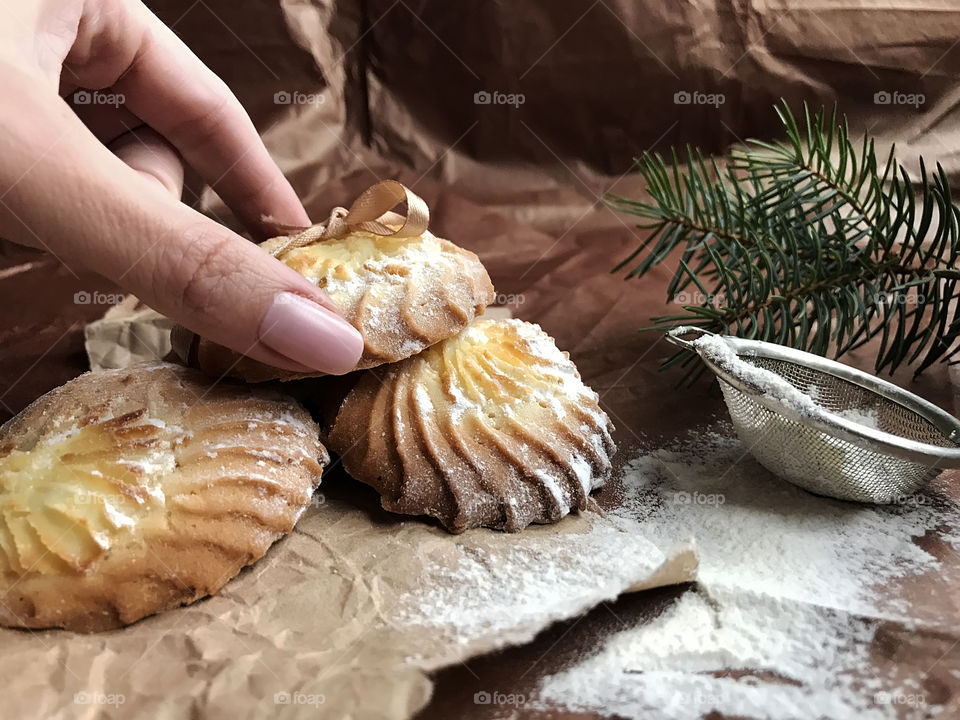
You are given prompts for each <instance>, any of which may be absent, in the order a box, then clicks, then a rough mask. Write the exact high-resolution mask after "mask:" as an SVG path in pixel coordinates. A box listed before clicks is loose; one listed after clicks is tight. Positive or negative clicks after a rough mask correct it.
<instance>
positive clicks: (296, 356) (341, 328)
mask: <svg viewBox="0 0 960 720" xmlns="http://www.w3.org/2000/svg"><path fill="white" fill-rule="evenodd" d="M260 342H262V343H263V344H264V345H266V346H267V347H269V348H270V349H271V350H274V351H275V352H278V353H280V354H281V355H284V356H286V357H288V358H290V359H291V360H294V361H296V362H298V363H300V364H302V365H306V366H307V367H310V368H316V369H317V370H320V371H321V372H326V373H330V374H331V375H342V374H343V373H345V372H350V371H351V370H353V369H354V368H355V367H356V366H357V362H358V361H359V360H360V355H361V354H362V353H363V338H362V337H361V336H360V333H359V331H358V330H357V329H356V328H355V327H353V325H351V324H350V323H348V322H347V321H346V320H344V319H343V318H342V317H340V316H339V315H337V313H335V312H333V311H332V310H328V309H327V308H325V307H323V306H322V305H318V304H317V303H315V302H313V301H311V300H307V299H306V298H304V297H300V296H299V295H295V294H293V293H288V292H283V293H278V294H277V295H276V296H275V297H274V298H273V304H272V305H271V306H270V308H269V309H268V310H267V312H266V313H265V314H264V316H263V320H261V321H260Z"/></svg>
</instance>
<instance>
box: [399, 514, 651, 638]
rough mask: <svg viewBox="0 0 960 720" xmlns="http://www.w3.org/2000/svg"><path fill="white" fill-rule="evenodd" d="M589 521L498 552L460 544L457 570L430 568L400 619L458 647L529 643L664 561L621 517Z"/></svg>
mask: <svg viewBox="0 0 960 720" xmlns="http://www.w3.org/2000/svg"><path fill="white" fill-rule="evenodd" d="M590 522H591V526H590V527H589V529H588V530H587V531H586V532H583V533H577V534H563V533H561V534H556V533H538V532H537V531H536V530H527V531H526V532H525V533H523V535H518V536H515V537H516V538H517V541H516V542H515V543H512V544H510V545H509V546H507V545H498V546H497V547H498V549H497V550H496V551H494V550H490V549H484V548H482V547H470V546H469V545H466V544H461V545H458V546H457V550H456V552H457V555H458V560H457V562H456V563H452V565H453V567H452V568H451V567H448V563H446V562H445V563H444V564H443V565H442V566H435V567H428V568H427V569H426V570H425V574H424V577H423V580H422V582H421V584H420V588H421V589H420V591H419V592H417V593H414V594H412V595H410V596H407V597H405V598H404V599H403V600H402V601H401V605H400V606H399V607H398V609H397V613H396V615H395V620H396V622H397V623H398V624H399V625H401V626H407V627H409V626H419V627H432V628H442V629H443V631H444V632H445V633H446V634H447V635H448V636H449V637H450V639H451V641H453V642H455V643H456V644H458V645H460V646H468V645H470V644H471V643H473V642H475V641H478V640H480V639H482V638H485V637H486V638H490V637H496V638H497V639H498V641H500V642H502V643H503V644H507V643H510V642H514V643H515V642H523V641H526V640H529V639H530V638H531V637H532V636H533V635H534V634H535V632H537V630H539V629H540V628H542V627H544V626H546V625H547V624H549V623H550V622H551V621H553V620H557V619H560V618H566V617H571V616H573V615H576V614H577V613H579V612H582V611H584V610H586V609H588V608H590V607H593V606H594V605H596V604H597V603H598V602H600V601H602V600H609V599H612V598H614V597H616V596H617V595H619V594H620V593H621V592H623V591H624V590H625V589H626V588H627V587H629V586H630V585H631V584H633V583H636V582H638V581H640V580H642V579H644V578H646V577H648V576H649V575H650V574H651V573H652V572H653V570H654V569H655V568H656V567H658V566H659V565H660V564H661V563H662V562H663V561H664V559H665V556H664V554H663V552H661V551H660V550H659V549H657V548H656V547H655V546H654V545H652V544H651V543H650V542H649V541H647V540H646V539H644V538H643V537H642V536H640V535H639V534H637V533H635V532H632V531H631V530H632V529H631V528H629V527H625V526H624V525H623V523H621V522H620V521H619V520H617V519H616V518H610V519H604V518H600V517H597V516H594V517H593V518H592V519H591V520H590ZM500 548H502V549H500ZM507 548H509V549H507Z"/></svg>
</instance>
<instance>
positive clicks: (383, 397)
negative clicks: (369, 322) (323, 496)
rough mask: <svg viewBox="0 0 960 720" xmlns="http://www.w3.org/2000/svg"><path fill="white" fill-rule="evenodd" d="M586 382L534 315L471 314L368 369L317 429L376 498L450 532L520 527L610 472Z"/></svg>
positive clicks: (564, 509)
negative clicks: (324, 427) (466, 322)
mask: <svg viewBox="0 0 960 720" xmlns="http://www.w3.org/2000/svg"><path fill="white" fill-rule="evenodd" d="M611 430H612V426H611V424H610V422H609V420H608V418H607V416H606V414H605V413H604V412H603V410H601V409H600V406H599V404H598V397H597V394H596V393H595V392H594V391H593V390H591V389H590V388H589V387H587V386H586V385H584V383H583V381H582V380H581V379H580V374H579V373H578V372H577V368H576V367H575V366H574V364H573V363H572V362H571V361H570V359H569V356H568V354H567V353H565V352H561V351H560V350H558V349H557V347H556V345H555V344H554V341H553V338H551V337H550V336H549V335H547V334H546V333H545V332H543V330H541V329H540V327H539V326H538V325H533V324H531V323H527V322H523V321H520V320H486V319H483V318H480V319H478V320H475V321H474V322H473V323H471V324H470V326H469V327H467V329H466V330H464V331H463V332H461V333H460V334H459V335H456V336H454V337H452V338H450V339H449V340H445V341H444V342H441V343H438V344H437V345H434V346H433V347H432V348H430V349H429V350H427V351H425V352H423V353H421V354H420V355H417V356H415V357H412V358H409V359H407V360H404V361H403V362H401V363H398V364H396V365H391V366H389V367H386V368H380V369H378V370H372V371H370V372H368V373H364V375H363V377H362V378H361V379H360V380H359V382H358V383H357V384H356V385H355V386H354V387H353V389H352V390H350V392H349V393H348V394H347V396H346V398H345V399H344V401H343V403H342V405H341V406H340V409H339V411H338V412H337V414H336V417H335V419H334V420H333V423H332V427H331V428H330V431H329V433H328V435H327V444H328V445H329V447H330V449H331V450H333V451H335V452H337V453H339V454H340V455H341V457H342V460H343V464H344V467H345V468H346V470H347V472H348V473H350V475H352V476H353V477H355V478H356V479H358V480H361V481H363V482H365V483H367V484H369V485H372V486H373V487H375V488H376V489H377V490H378V491H379V492H380V494H381V501H382V504H383V507H384V508H385V509H387V510H390V511H392V512H397V513H405V514H411V515H432V516H434V517H436V518H438V519H439V520H440V522H442V523H443V525H444V526H445V527H446V528H447V529H448V530H450V531H452V532H462V531H463V530H466V529H467V528H472V527H480V526H485V527H492V528H497V529H502V530H508V531H516V530H521V529H523V528H524V527H526V526H527V525H528V524H530V523H552V522H557V521H558V520H560V518H562V517H563V516H564V515H566V514H567V513H568V512H570V511H571V510H576V511H580V510H583V509H584V508H585V507H586V503H587V496H588V495H589V494H590V492H591V490H593V489H594V488H596V487H598V486H600V485H602V484H603V483H604V482H605V481H606V478H607V476H608V475H609V472H610V456H611V455H612V454H613V452H614V450H615V447H614V444H613V440H612V438H611V436H610V432H611Z"/></svg>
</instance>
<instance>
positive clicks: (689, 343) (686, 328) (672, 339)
mask: <svg viewBox="0 0 960 720" xmlns="http://www.w3.org/2000/svg"><path fill="white" fill-rule="evenodd" d="M691 335H692V336H693V337H688V336H691ZM704 335H716V333H712V332H710V331H709V330H704V329H703V328H698V327H694V326H693V325H680V326H679V327H675V328H674V329H673V330H670V331H669V332H668V333H667V334H666V336H665V337H666V339H667V342H669V343H671V344H673V345H676V346H677V347H682V348H683V349H684V350H691V351H692V352H697V348H696V347H694V345H693V343H694V341H695V340H697V339H699V338H702V337H703V336H704Z"/></svg>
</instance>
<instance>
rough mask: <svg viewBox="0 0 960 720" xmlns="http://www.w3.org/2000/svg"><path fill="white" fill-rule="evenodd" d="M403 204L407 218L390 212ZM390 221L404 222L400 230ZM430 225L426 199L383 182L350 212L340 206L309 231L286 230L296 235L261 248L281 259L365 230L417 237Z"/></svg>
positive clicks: (397, 184) (399, 185)
mask: <svg viewBox="0 0 960 720" xmlns="http://www.w3.org/2000/svg"><path fill="white" fill-rule="evenodd" d="M401 202H406V203H407V214H406V216H403V215H397V214H395V213H390V216H392V218H390V216H388V214H387V213H388V212H389V211H390V210H392V209H393V208H394V207H396V206H397V205H399V204H400V203H401ZM388 219H399V220H402V221H403V222H402V223H401V224H400V227H398V228H397V229H396V230H394V229H393V228H392V227H390V226H389V225H387V224H386V222H385V221H386V220H388ZM429 224H430V209H429V208H428V207H427V204H426V203H425V202H424V201H423V198H421V197H419V196H418V195H416V194H415V193H414V192H413V191H412V190H410V189H409V188H408V187H406V186H405V185H403V184H402V183H400V182H398V181H396V180H383V181H382V182H378V183H377V184H376V185H371V186H370V187H368V188H367V189H366V190H364V191H363V192H362V193H360V195H359V197H357V199H356V200H354V201H353V204H352V205H351V206H350V209H349V210H347V209H346V208H342V207H336V208H334V209H333V210H332V211H331V213H330V217H329V218H327V220H326V221H324V222H321V223H317V224H316V225H312V226H311V227H308V228H298V227H286V228H283V229H286V230H289V231H299V232H296V233H295V234H291V235H284V236H281V237H275V238H271V239H270V240H267V241H266V242H264V243H262V244H261V246H260V247H262V248H263V249H264V250H266V251H267V252H269V253H270V254H271V255H273V257H275V258H277V259H281V258H282V257H283V256H284V255H286V254H287V253H288V252H290V251H291V250H294V249H295V248H300V247H303V246H305V245H310V244H312V243H315V242H317V241H319V240H330V239H332V238H339V237H343V236H344V235H347V234H348V233H350V232H354V231H357V230H363V231H365V232H368V233H373V234H374V235H380V236H381V237H396V238H405V237H416V236H417V235H422V234H423V232H424V231H425V230H426V229H427V226H428V225H429Z"/></svg>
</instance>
